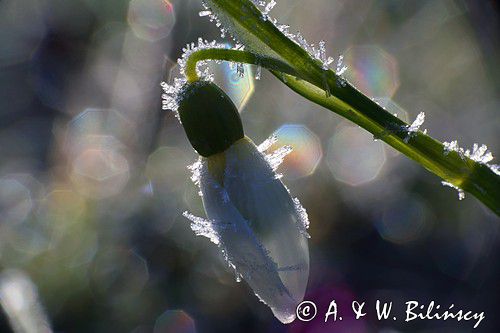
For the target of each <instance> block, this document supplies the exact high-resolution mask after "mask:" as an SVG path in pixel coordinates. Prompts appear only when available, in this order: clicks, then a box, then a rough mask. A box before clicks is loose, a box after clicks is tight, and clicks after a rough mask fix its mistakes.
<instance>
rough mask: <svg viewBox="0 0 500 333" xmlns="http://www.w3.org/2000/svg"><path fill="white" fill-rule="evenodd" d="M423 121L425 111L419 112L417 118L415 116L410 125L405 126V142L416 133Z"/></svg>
mask: <svg viewBox="0 0 500 333" xmlns="http://www.w3.org/2000/svg"><path fill="white" fill-rule="evenodd" d="M424 121H425V113H424V112H420V113H419V114H418V115H417V118H415V120H414V121H413V122H412V123H411V125H409V126H407V128H406V130H407V132H408V133H407V135H406V137H405V139H404V142H405V143H408V142H409V141H410V139H411V138H412V137H413V136H415V135H416V133H417V132H418V131H419V130H420V126H422V125H423V124H424Z"/></svg>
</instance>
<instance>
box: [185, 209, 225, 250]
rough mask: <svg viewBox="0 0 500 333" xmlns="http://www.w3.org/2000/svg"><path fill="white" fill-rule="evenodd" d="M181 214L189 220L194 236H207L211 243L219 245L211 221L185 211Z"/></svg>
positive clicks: (217, 236)
mask: <svg viewBox="0 0 500 333" xmlns="http://www.w3.org/2000/svg"><path fill="white" fill-rule="evenodd" d="M182 215H183V216H184V217H186V218H187V219H189V220H190V221H191V230H193V231H194V234H195V235H196V236H203V237H207V238H208V239H210V241H211V242H212V243H214V244H216V245H219V243H220V240H219V235H218V234H217V232H216V231H215V230H214V228H213V222H212V221H210V220H207V219H204V218H202V217H198V216H195V215H193V214H191V213H189V212H187V211H185V212H184V213H182Z"/></svg>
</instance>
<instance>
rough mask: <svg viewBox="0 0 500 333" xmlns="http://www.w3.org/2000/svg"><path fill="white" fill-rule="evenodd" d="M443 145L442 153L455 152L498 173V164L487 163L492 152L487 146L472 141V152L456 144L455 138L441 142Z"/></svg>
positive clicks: (491, 156) (491, 157)
mask: <svg viewBox="0 0 500 333" xmlns="http://www.w3.org/2000/svg"><path fill="white" fill-rule="evenodd" d="M443 146H444V155H448V154H449V153H451V152H455V153H457V154H458V155H459V156H460V158H462V159H465V158H470V159H471V160H473V161H474V162H477V163H479V164H483V165H486V166H487V167H488V168H490V170H491V171H493V172H494V173H495V174H497V175H500V172H499V166H498V164H488V163H489V162H491V161H492V160H493V158H494V157H493V154H492V153H491V152H490V151H488V146H486V145H484V144H482V145H478V144H477V143H474V144H473V145H472V152H471V151H470V150H469V149H464V148H462V147H460V146H459V145H458V141H457V140H453V141H451V142H443Z"/></svg>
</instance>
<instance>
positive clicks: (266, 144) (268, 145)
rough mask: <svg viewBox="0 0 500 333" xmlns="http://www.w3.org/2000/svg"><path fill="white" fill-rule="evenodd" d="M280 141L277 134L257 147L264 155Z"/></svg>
mask: <svg viewBox="0 0 500 333" xmlns="http://www.w3.org/2000/svg"><path fill="white" fill-rule="evenodd" d="M277 141H278V137H277V136H276V134H274V133H273V134H272V135H271V136H270V137H269V138H267V139H266V140H264V141H262V143H261V144H260V145H258V146H257V149H258V150H259V151H260V152H261V153H264V152H265V151H267V150H268V149H269V148H271V146H272V145H273V144H275V143H276V142H277Z"/></svg>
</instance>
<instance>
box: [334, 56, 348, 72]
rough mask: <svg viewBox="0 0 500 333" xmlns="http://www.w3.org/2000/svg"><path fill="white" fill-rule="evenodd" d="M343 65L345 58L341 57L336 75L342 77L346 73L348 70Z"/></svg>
mask: <svg viewBox="0 0 500 333" xmlns="http://www.w3.org/2000/svg"><path fill="white" fill-rule="evenodd" d="M343 63H344V56H343V55H340V56H339V59H338V60H337V68H336V69H335V74H337V75H339V76H340V75H342V74H344V73H345V71H346V70H347V66H343Z"/></svg>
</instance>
